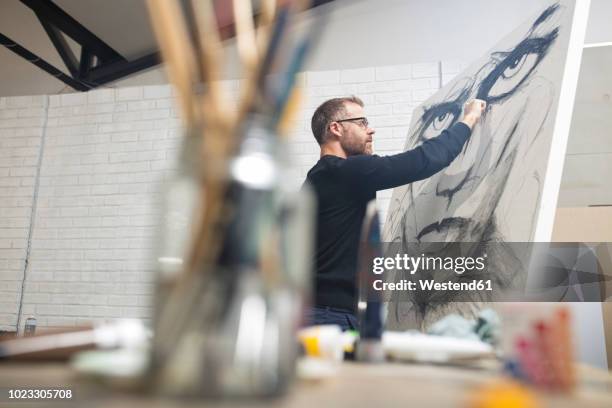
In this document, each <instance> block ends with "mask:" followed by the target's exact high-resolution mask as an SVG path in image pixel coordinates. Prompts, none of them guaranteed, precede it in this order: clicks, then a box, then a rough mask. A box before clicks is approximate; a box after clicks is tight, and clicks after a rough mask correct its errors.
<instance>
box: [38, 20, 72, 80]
mask: <svg viewBox="0 0 612 408" xmlns="http://www.w3.org/2000/svg"><path fill="white" fill-rule="evenodd" d="M38 18H39V20H40V24H41V25H42V26H43V28H44V29H45V31H46V32H47V35H48V36H49V38H50V39H51V42H52V43H53V46H54V47H55V49H56V50H57V53H58V54H59V55H60V57H61V58H62V61H64V64H65V65H66V68H68V71H70V74H71V75H72V76H73V77H76V76H78V72H79V71H78V68H77V65H78V62H77V59H76V57H75V56H74V53H73V52H72V50H71V49H70V46H69V45H68V42H67V41H66V38H65V37H64V36H63V35H62V33H61V32H60V31H59V30H58V29H57V28H55V27H54V26H52V25H51V24H49V23H47V22H46V21H45V20H43V19H41V18H40V17H38Z"/></svg>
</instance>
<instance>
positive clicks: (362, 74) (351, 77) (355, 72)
mask: <svg viewBox="0 0 612 408" xmlns="http://www.w3.org/2000/svg"><path fill="white" fill-rule="evenodd" d="M374 78H375V69H374V68H358V69H345V70H342V71H340V82H341V83H343V84H351V83H363V82H372V81H374Z"/></svg>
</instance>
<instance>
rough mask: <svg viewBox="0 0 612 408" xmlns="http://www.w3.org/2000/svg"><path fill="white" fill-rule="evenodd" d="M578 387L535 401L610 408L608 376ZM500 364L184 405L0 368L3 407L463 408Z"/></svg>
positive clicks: (65, 371)
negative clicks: (53, 391) (16, 393)
mask: <svg viewBox="0 0 612 408" xmlns="http://www.w3.org/2000/svg"><path fill="white" fill-rule="evenodd" d="M578 372H579V386H578V388H577V390H576V391H575V392H574V393H573V394H571V395H558V394H557V395H551V394H546V393H538V394H537V397H538V398H539V399H540V401H541V402H542V403H543V406H553V407H557V406H558V407H579V408H588V407H612V375H610V374H609V373H608V372H607V371H602V370H598V369H595V368H590V367H586V366H581V367H580V368H579V371H578ZM500 377H501V376H500V374H499V366H498V365H497V364H481V365H479V366H477V367H475V366H472V367H448V366H433V365H416V364H400V363H385V364H380V365H366V364H361V363H351V362H346V363H343V364H342V365H341V366H340V368H339V370H338V374H337V375H336V376H335V377H333V378H329V379H326V380H324V381H319V382H314V383H313V382H306V381H299V380H298V381H296V383H295V384H294V386H293V387H292V389H291V391H290V392H289V393H288V395H286V396H285V397H283V398H280V399H276V400H267V401H260V402H251V401H244V400H243V401H234V402H229V403H227V402H226V403H219V402H214V401H182V400H172V399H165V398H159V397H153V396H148V395H139V394H134V393H129V392H126V391H118V390H116V389H115V388H112V387H110V386H108V385H102V384H99V383H95V382H94V381H91V380H87V379H84V378H80V377H79V376H77V375H76V373H75V372H74V371H72V370H71V369H70V367H68V366H67V365H65V364H59V363H46V364H42V363H28V364H25V363H20V364H16V363H0V389H1V390H2V392H3V393H4V395H3V396H2V399H1V401H2V402H0V407H30V406H31V407H42V406H57V407H67V406H85V407H100V408H101V407H105V408H106V407H109V408H124V407H125V408H128V407H129V408H140V407H143V408H156V407H192V406H194V407H195V406H212V407H214V406H222V407H226V408H230V407H234V406H236V407H244V406H255V407H258V406H272V407H279V408H280V407H283V408H284V407H295V408H323V407H339V408H342V407H351V408H356V407H375V408H386V407H394V406H398V407H399V406H401V407H455V406H459V407H461V406H466V401H468V399H469V397H470V395H472V394H473V391H474V390H475V389H477V388H478V387H481V386H483V385H485V384H488V383H492V382H495V381H497V380H499V379H500ZM28 387H32V388H40V387H48V388H52V387H60V388H69V389H72V391H73V393H74V395H75V398H74V400H73V402H72V403H67V402H66V401H60V402H57V403H55V404H54V403H51V402H19V403H15V402H8V401H7V399H6V393H7V389H8V388H22V389H23V388H28Z"/></svg>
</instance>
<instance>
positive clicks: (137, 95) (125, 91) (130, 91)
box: [115, 87, 142, 101]
mask: <svg viewBox="0 0 612 408" xmlns="http://www.w3.org/2000/svg"><path fill="white" fill-rule="evenodd" d="M140 99H142V88H141V87H129V88H117V89H116V90H115V100H117V101H137V100H140Z"/></svg>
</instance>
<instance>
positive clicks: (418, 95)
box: [412, 89, 436, 102]
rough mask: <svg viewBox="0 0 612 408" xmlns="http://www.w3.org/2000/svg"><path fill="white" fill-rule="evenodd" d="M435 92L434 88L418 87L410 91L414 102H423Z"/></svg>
mask: <svg viewBox="0 0 612 408" xmlns="http://www.w3.org/2000/svg"><path fill="white" fill-rule="evenodd" d="M435 93H436V90H435V89H419V90H415V91H412V100H413V101H415V102H424V101H426V100H427V99H429V98H430V97H431V96H432V95H433V94H435Z"/></svg>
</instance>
